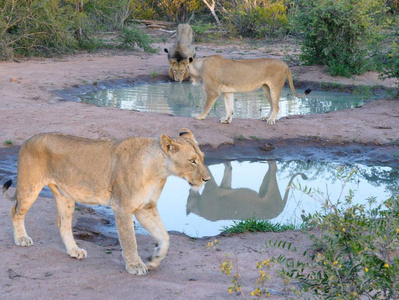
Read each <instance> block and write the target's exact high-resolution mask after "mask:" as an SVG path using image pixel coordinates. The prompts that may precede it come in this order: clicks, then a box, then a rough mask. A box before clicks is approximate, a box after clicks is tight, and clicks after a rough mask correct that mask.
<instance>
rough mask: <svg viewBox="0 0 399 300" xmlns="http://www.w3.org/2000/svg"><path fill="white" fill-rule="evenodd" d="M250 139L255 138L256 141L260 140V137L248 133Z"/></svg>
mask: <svg viewBox="0 0 399 300" xmlns="http://www.w3.org/2000/svg"><path fill="white" fill-rule="evenodd" d="M249 137H250V138H251V139H253V140H256V141H260V138H259V137H257V136H254V135H250V136H249Z"/></svg>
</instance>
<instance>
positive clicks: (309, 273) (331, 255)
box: [282, 170, 399, 299]
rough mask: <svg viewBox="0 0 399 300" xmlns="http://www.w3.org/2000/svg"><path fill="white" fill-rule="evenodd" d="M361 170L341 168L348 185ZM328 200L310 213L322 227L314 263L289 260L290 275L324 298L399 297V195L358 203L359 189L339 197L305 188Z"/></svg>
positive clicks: (316, 237) (310, 219)
mask: <svg viewBox="0 0 399 300" xmlns="http://www.w3.org/2000/svg"><path fill="white" fill-rule="evenodd" d="M355 174H356V170H354V171H353V172H351V173H350V174H349V175H347V176H343V174H342V173H338V175H337V177H338V179H340V180H341V181H342V182H343V186H344V185H345V184H346V182H348V181H349V180H351V178H352V177H353V176H354V175H355ZM302 191H303V192H304V193H307V194H309V195H310V196H312V197H313V198H314V199H316V200H318V201H322V202H323V203H324V207H323V211H322V212H319V213H315V214H314V215H313V216H309V217H307V218H306V220H305V221H306V222H307V223H308V224H310V225H311V226H317V228H319V230H320V232H319V233H315V234H312V235H311V238H312V240H313V242H314V251H315V253H314V254H313V255H312V256H311V258H310V262H309V263H306V264H305V263H300V262H296V263H295V262H287V263H286V268H283V270H282V272H283V274H284V275H286V276H288V277H290V278H294V279H296V280H299V281H300V283H301V284H300V288H301V289H302V290H304V291H305V292H306V291H311V292H313V294H314V295H315V296H317V297H319V298H321V299H360V298H361V299H363V298H368V299H397V298H398V296H399V285H398V282H399V255H398V253H399V195H396V196H392V197H391V198H389V199H388V200H386V201H384V202H383V203H382V204H379V205H377V204H376V200H375V198H373V197H372V198H369V201H368V202H369V204H368V205H360V204H353V203H352V199H353V196H354V192H353V191H351V190H350V191H349V193H348V195H346V196H345V197H344V200H341V199H340V198H341V197H339V198H338V199H337V201H333V200H332V199H330V198H329V197H328V195H327V197H325V196H324V195H323V194H322V193H320V192H319V191H314V190H310V189H307V188H304V189H302Z"/></svg>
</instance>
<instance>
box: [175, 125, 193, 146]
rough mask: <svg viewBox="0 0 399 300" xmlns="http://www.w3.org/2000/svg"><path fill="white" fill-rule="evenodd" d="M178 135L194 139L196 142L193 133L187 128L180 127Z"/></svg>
mask: <svg viewBox="0 0 399 300" xmlns="http://www.w3.org/2000/svg"><path fill="white" fill-rule="evenodd" d="M179 136H181V137H184V138H186V139H190V140H192V141H194V142H195V143H196V144H197V141H196V140H195V137H194V134H193V133H192V132H191V130H190V129H188V128H182V129H180V132H179Z"/></svg>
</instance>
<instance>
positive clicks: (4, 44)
mask: <svg viewBox="0 0 399 300" xmlns="http://www.w3.org/2000/svg"><path fill="white" fill-rule="evenodd" d="M59 2H60V1H57V0H51V1H46V0H35V1H23V0H20V1H0V8H1V9H0V49H1V50H0V55H1V56H0V59H6V60H7V59H11V58H12V57H13V56H14V55H22V56H34V55H54V54H58V53H62V52H64V51H65V50H66V49H68V50H69V51H70V50H73V49H76V48H77V41H76V39H75V38H74V37H73V35H72V34H71V30H73V20H72V19H70V18H69V16H71V14H72V13H73V11H72V10H71V7H70V6H68V5H66V6H60V3H59Z"/></svg>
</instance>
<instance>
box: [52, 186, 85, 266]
mask: <svg viewBox="0 0 399 300" xmlns="http://www.w3.org/2000/svg"><path fill="white" fill-rule="evenodd" d="M49 188H50V190H51V192H52V193H53V195H54V198H55V201H56V203H57V210H58V218H57V219H58V220H57V221H58V228H59V229H60V234H61V238H62V241H63V242H64V245H65V247H66V250H67V253H68V254H69V256H71V257H75V258H77V259H82V258H85V257H86V256H87V252H86V250H84V249H81V248H79V247H78V245H76V242H75V239H74V237H73V234H72V217H73V213H74V210H75V201H74V200H72V199H69V198H68V197H65V196H64V195H62V193H61V192H60V190H59V189H58V188H57V186H55V185H53V184H49Z"/></svg>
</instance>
